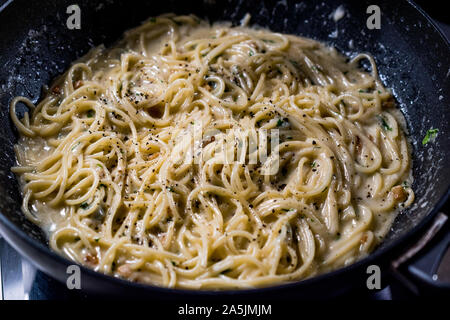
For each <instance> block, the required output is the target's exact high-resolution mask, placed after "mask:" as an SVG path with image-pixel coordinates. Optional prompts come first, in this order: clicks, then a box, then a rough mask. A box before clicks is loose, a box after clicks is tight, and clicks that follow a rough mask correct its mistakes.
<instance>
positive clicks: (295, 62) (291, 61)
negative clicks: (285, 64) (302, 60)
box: [289, 60, 298, 68]
mask: <svg viewBox="0 0 450 320" xmlns="http://www.w3.org/2000/svg"><path fill="white" fill-rule="evenodd" d="M289 62H290V63H292V64H293V65H294V66H295V67H296V68H298V62H297V61H295V60H289Z"/></svg>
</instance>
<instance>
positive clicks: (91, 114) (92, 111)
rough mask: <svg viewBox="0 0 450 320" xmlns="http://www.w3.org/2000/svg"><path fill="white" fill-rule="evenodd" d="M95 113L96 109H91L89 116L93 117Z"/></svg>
mask: <svg viewBox="0 0 450 320" xmlns="http://www.w3.org/2000/svg"><path fill="white" fill-rule="evenodd" d="M94 114H95V112H94V110H89V111H88V112H87V116H88V118H92V117H93V116H94Z"/></svg>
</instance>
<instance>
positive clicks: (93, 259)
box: [84, 253, 98, 265]
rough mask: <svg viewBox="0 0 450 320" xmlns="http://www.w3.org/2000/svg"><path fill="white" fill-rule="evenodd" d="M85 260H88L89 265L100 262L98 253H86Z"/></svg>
mask: <svg viewBox="0 0 450 320" xmlns="http://www.w3.org/2000/svg"><path fill="white" fill-rule="evenodd" d="M84 262H86V263H87V264H89V265H97V264H98V258H97V255H93V254H91V253H88V254H86V256H85V257H84Z"/></svg>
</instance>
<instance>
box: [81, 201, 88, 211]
mask: <svg viewBox="0 0 450 320" xmlns="http://www.w3.org/2000/svg"><path fill="white" fill-rule="evenodd" d="M80 208H81V209H84V210H86V209H87V208H89V203H87V202H83V203H82V204H80Z"/></svg>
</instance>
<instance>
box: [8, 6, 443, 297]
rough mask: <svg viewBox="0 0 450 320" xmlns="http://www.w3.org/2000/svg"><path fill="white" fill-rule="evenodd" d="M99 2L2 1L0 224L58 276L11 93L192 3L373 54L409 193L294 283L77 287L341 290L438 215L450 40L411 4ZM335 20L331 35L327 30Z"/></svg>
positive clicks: (36, 91)
mask: <svg viewBox="0 0 450 320" xmlns="http://www.w3.org/2000/svg"><path fill="white" fill-rule="evenodd" d="M103 2H104V3H103ZM103 2H102V1H78V4H79V5H80V7H81V14H82V15H81V29H80V30H69V29H68V28H67V26H66V20H67V18H68V16H69V15H68V14H67V13H66V9H67V7H68V6H69V5H71V4H72V3H73V2H72V1H65V0H64V1H61V0H44V1H14V2H12V3H10V4H9V5H7V6H6V7H4V8H3V10H2V11H1V12H0V66H1V70H2V71H1V72H0V124H1V125H0V150H1V152H0V232H1V233H2V234H3V236H4V237H5V238H6V239H7V240H8V242H9V243H10V244H11V245H12V246H13V247H14V248H16V249H17V250H18V251H19V252H20V253H22V254H23V255H25V256H26V257H28V258H29V259H30V260H31V261H32V262H33V263H34V264H35V265H36V266H37V267H38V268H39V269H41V270H43V271H44V272H46V273H47V274H49V275H51V276H53V277H55V278H57V279H59V280H61V281H63V282H65V281H66V278H67V274H66V268H67V266H68V265H70V264H73V263H72V262H70V261H68V260H67V259H65V258H62V257H60V256H59V255H57V254H55V253H53V252H51V251H50V250H49V249H48V248H47V243H46V239H45V237H44V236H43V234H42V232H41V231H40V230H39V228H37V227H36V226H34V225H33V224H32V223H30V222H29V221H27V220H26V219H25V218H24V216H23V215H22V213H21V211H20V205H21V202H22V199H21V195H20V192H19V186H18V183H17V180H16V178H15V176H14V175H13V174H12V173H11V171H10V167H11V166H12V165H13V164H14V161H15V158H14V152H13V144H14V143H15V141H16V139H17V133H16V131H15V130H14V128H13V126H12V124H11V121H10V119H9V116H8V104H9V102H10V100H11V99H12V98H13V97H14V96H16V95H24V96H27V97H29V98H31V100H33V101H35V102H36V101H38V100H39V98H40V96H41V87H42V85H43V84H47V83H49V82H50V81H51V80H52V79H53V78H54V77H55V76H57V75H58V74H60V73H62V72H63V71H64V70H65V69H67V68H68V67H69V65H70V63H71V61H73V60H75V59H76V58H78V57H80V56H82V55H83V54H85V53H86V52H87V51H88V50H89V49H90V48H92V47H93V46H96V45H99V44H101V43H105V44H106V45H109V44H112V43H113V42H114V41H115V40H117V39H119V38H120V37H121V35H122V32H123V31H125V30H127V29H129V28H131V27H134V26H137V25H138V24H139V23H140V22H141V21H143V20H145V19H146V18H148V17H150V16H155V15H158V14H161V13H165V12H175V13H179V14H188V13H194V14H197V15H198V16H200V17H206V18H208V19H209V20H211V21H215V20H231V21H233V22H234V23H236V24H238V23H239V20H240V19H241V18H242V17H243V16H244V14H245V13H247V12H248V13H250V14H251V15H252V20H251V22H252V23H256V24H258V25H262V26H266V27H269V28H270V29H272V30H274V31H279V32H284V33H293V34H298V35H301V36H307V37H311V38H314V39H317V40H321V41H325V42H327V43H329V44H332V45H334V46H336V47H337V48H338V49H339V50H341V51H342V52H343V53H345V54H346V55H348V56H349V57H351V56H353V55H355V54H356V53H357V52H364V51H367V52H370V53H372V54H373V55H374V57H375V60H376V62H377V64H378V67H379V73H380V75H381V77H382V80H383V81H384V83H385V85H386V86H387V87H390V88H392V89H393V92H394V95H395V97H396V99H397V101H398V102H399V104H400V108H401V110H402V111H403V113H404V115H405V117H406V121H407V125H408V129H409V133H410V139H411V141H412V144H413V148H414V156H413V158H414V164H413V165H414V167H413V171H414V172H413V175H414V184H413V186H412V187H413V189H414V191H415V193H416V202H415V204H414V205H413V206H412V207H411V208H409V209H407V210H405V211H404V212H403V213H402V214H401V215H400V216H399V217H398V219H396V221H395V223H394V226H393V228H392V230H391V232H390V233H389V235H388V237H387V239H386V241H385V242H384V243H383V244H382V245H381V246H380V247H379V248H378V249H377V250H376V251H375V252H374V253H373V254H372V255H370V256H369V257H367V258H365V259H363V260H361V261H360V262H358V263H355V264H353V265H351V266H349V267H346V268H343V269H340V270H337V271H334V272H331V273H328V274H324V275H321V276H318V277H314V278H311V279H307V280H303V281H299V282H296V283H291V284H284V285H277V286H273V287H269V288H264V289H254V290H245V291H225V292H223V291H189V290H172V289H164V288H157V287H153V286H149V285H142V284H135V283H131V282H127V281H124V280H120V279H117V278H113V277H110V276H107V275H103V274H100V273H96V272H94V271H92V270H89V269H87V268H84V267H82V268H81V270H82V280H81V281H82V288H83V289H85V290H87V291H89V292H94V293H107V294H115V295H117V294H120V295H123V296H125V295H128V296H140V297H153V298H169V299H184V300H186V299H188V298H217V297H218V296H220V297H221V298H224V297H231V296H232V297H237V296H245V297H250V296H251V297H254V298H273V297H277V298H282V297H296V298H299V297H308V298H312V297H326V296H330V295H333V296H336V295H339V294H340V293H342V292H344V291H346V290H348V289H350V288H351V287H354V286H364V285H365V284H366V279H367V277H368V275H367V273H366V270H367V266H369V265H372V264H376V265H378V266H380V268H381V271H382V274H383V275H387V274H389V270H388V269H389V268H390V265H391V262H392V260H393V259H395V258H396V257H398V255H399V254H401V253H402V252H404V251H405V250H406V249H407V248H408V247H409V246H410V245H411V244H413V243H415V242H416V241H417V239H418V237H420V236H421V235H422V234H423V233H424V231H425V230H426V229H427V228H428V227H429V226H430V224H431V222H432V221H433V220H434V219H435V217H436V215H437V212H438V209H439V208H440V206H441V205H442V204H443V202H444V201H445V199H446V198H447V195H448V193H449V183H450V166H448V165H447V163H446V161H447V159H449V155H450V134H449V133H450V125H449V122H450V113H449V111H450V110H449V106H450V95H449V94H448V92H449V89H450V88H449V76H450V65H449V57H450V50H449V44H448V42H447V41H446V40H445V39H444V38H443V36H442V35H441V34H440V33H439V32H438V31H437V30H436V28H435V27H434V25H433V23H432V22H431V21H430V19H429V18H428V17H427V16H426V15H425V14H424V13H423V12H422V11H421V10H420V9H419V8H417V7H416V6H415V5H414V4H411V3H408V2H397V1H370V3H369V2H367V3H366V2H364V1H340V0H336V1H324V2H322V1H304V2H300V1H286V0H285V1H235V0H229V1H219V0H218V1H211V0H209V1H208V0H204V1H201V0H197V1H194V0H191V1H175V0H165V1H137V0H136V1H135V0H126V1H125V0H116V1H103ZM341 4H343V5H344V7H345V9H346V12H347V13H346V16H345V17H344V18H342V19H340V20H339V21H337V22H335V21H333V20H332V19H331V18H330V14H331V13H332V12H333V11H334V10H335V9H336V8H337V7H338V6H339V5H341ZM370 4H377V5H378V6H379V7H380V9H381V29H380V30H377V29H373V30H369V29H368V28H367V26H366V20H367V18H368V17H369V14H367V13H366V9H367V7H368V5H370ZM336 28H337V30H338V37H337V38H334V37H333V31H335V30H336ZM351 43H353V45H351ZM23 110H24V109H23ZM23 110H22V112H23ZM19 112H20V111H19ZM431 127H433V128H438V129H439V135H438V137H437V139H436V141H434V142H433V143H430V144H427V145H426V146H422V139H423V137H424V135H425V133H426V131H427V130H428V129H429V128H431ZM447 238H448V237H447Z"/></svg>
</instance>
